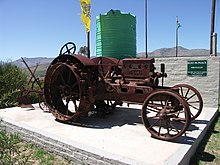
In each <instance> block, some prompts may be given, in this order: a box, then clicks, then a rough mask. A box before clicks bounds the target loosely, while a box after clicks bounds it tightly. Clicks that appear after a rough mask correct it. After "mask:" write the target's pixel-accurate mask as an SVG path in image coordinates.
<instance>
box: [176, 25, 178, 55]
mask: <svg viewBox="0 0 220 165" xmlns="http://www.w3.org/2000/svg"><path fill="white" fill-rule="evenodd" d="M177 56H178V28H176V57H177Z"/></svg>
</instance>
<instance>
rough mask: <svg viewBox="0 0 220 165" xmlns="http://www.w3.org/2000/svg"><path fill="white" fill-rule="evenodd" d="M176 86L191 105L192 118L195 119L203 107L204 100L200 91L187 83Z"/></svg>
mask: <svg viewBox="0 0 220 165" xmlns="http://www.w3.org/2000/svg"><path fill="white" fill-rule="evenodd" d="M174 88H179V94H180V95H181V96H182V97H183V98H184V99H185V100H186V102H187V103H188V105H189V108H190V116H191V120H195V119H196V118H197V117H198V116H199V115H200V113H201V112H202V108H203V100H202V97H201V95H200V93H199V92H198V91H197V90H196V89H195V88H194V87H192V86H190V85H187V84H178V85H175V86H174Z"/></svg>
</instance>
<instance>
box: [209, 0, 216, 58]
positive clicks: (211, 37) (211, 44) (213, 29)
mask: <svg viewBox="0 0 220 165" xmlns="http://www.w3.org/2000/svg"><path fill="white" fill-rule="evenodd" d="M215 3H216V0H212V15H211V34H210V55H213V54H215V55H216V53H215V52H213V44H215V43H213V35H214V31H215Z"/></svg>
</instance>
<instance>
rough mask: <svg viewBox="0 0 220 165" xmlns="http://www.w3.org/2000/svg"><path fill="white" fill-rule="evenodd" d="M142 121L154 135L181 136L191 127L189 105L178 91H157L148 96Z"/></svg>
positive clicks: (143, 107)
mask: <svg viewBox="0 0 220 165" xmlns="http://www.w3.org/2000/svg"><path fill="white" fill-rule="evenodd" d="M177 116H181V118H183V119H184V120H180V118H178V117H177ZM142 121H143V123H144V125H145V127H146V129H147V130H148V131H149V132H150V133H151V136H152V137H154V138H157V139H161V140H168V141H169V140H173V139H176V138H178V137H180V136H181V135H182V134H183V133H184V132H185V131H186V130H187V128H188V127H189V124H190V114H189V107H188V104H187V103H186V101H185V100H184V99H183V98H182V97H181V96H180V95H179V94H177V93H174V92H171V91H155V92H153V93H151V94H150V95H149V96H148V97H147V98H146V100H145V102H144V104H143V106H142Z"/></svg>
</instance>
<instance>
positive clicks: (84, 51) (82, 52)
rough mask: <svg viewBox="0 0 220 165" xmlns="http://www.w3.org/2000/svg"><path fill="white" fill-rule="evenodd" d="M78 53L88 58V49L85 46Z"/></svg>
mask: <svg viewBox="0 0 220 165" xmlns="http://www.w3.org/2000/svg"><path fill="white" fill-rule="evenodd" d="M78 53H79V54H81V55H83V56H88V48H87V47H86V46H84V47H80V49H79V52H78Z"/></svg>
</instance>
